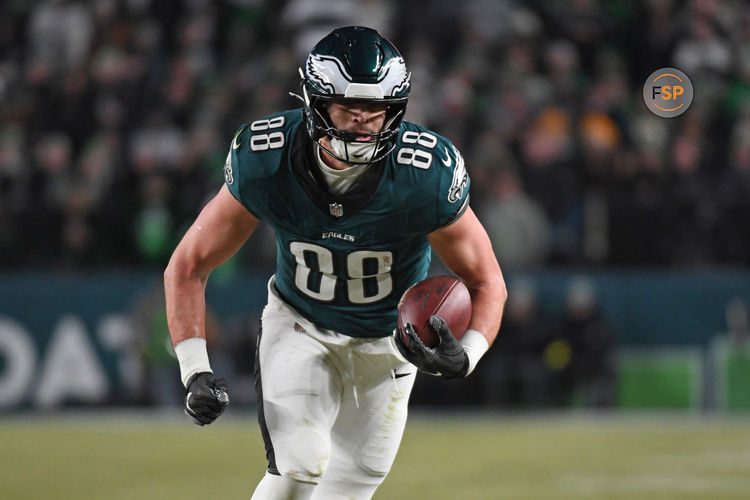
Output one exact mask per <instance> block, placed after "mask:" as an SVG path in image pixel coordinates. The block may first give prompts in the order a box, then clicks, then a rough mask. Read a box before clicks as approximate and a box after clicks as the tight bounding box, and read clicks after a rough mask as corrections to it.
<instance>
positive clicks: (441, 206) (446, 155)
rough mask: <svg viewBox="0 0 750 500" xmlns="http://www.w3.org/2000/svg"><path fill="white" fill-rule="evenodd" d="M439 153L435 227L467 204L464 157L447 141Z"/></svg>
mask: <svg viewBox="0 0 750 500" xmlns="http://www.w3.org/2000/svg"><path fill="white" fill-rule="evenodd" d="M442 149H443V152H442V153H443V154H442V155H440V156H441V157H440V159H439V160H438V161H439V162H441V164H440V165H438V168H440V169H441V175H440V182H439V184H438V185H439V188H438V199H437V226H436V227H435V229H437V228H439V227H443V226H447V225H449V224H451V223H453V222H455V221H456V220H458V218H459V217H461V215H463V213H464V212H465V211H466V209H467V208H468V206H469V185H470V184H471V180H470V179H469V173H468V172H467V171H466V165H465V164H464V158H463V156H462V155H461V153H460V152H459V151H458V149H457V148H456V147H455V146H454V145H453V144H450V143H448V145H447V146H442Z"/></svg>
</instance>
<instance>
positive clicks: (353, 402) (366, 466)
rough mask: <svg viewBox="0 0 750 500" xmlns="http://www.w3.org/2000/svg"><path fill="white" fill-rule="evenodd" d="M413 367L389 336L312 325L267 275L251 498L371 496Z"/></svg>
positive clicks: (388, 456)
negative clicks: (257, 455)
mask: <svg viewBox="0 0 750 500" xmlns="http://www.w3.org/2000/svg"><path fill="white" fill-rule="evenodd" d="M258 370H259V371H258ZM415 373H416V367H415V366H414V365H412V364H410V363H408V362H407V361H406V360H405V359H404V358H403V357H402V356H401V354H400V353H399V352H398V349H397V348H396V346H395V345H394V343H393V340H392V337H391V336H388V337H384V338H354V337H348V336H346V335H342V334H340V333H336V332H333V331H331V330H324V329H321V328H318V327H317V326H315V325H314V324H313V323H311V322H310V321H308V320H307V319H305V318H304V317H303V316H302V315H300V314H299V313H297V312H296V311H295V310H294V309H293V308H292V307H291V306H289V305H288V304H286V303H285V302H284V301H283V300H282V299H281V298H280V297H279V295H278V292H277V291H276V288H275V286H274V285H273V278H271V280H270V281H269V293H268V304H267V305H266V307H265V308H264V309H263V316H262V332H261V336H260V338H259V341H258V352H257V357H256V387H257V389H258V398H259V406H258V419H259V422H260V425H261V431H262V434H263V438H264V441H265V444H266V455H267V458H268V462H269V468H268V472H267V474H266V476H265V477H264V479H263V480H262V481H261V483H260V484H259V485H258V487H257V489H256V490H255V493H254V494H253V497H252V498H253V500H265V499H277V498H285V499H286V498H312V499H326V500H335V499H339V498H341V499H344V498H346V499H350V498H355V499H369V498H371V497H372V495H373V493H374V492H375V489H376V488H377V487H378V486H379V485H380V483H382V482H383V479H385V476H386V474H388V471H389V470H390V468H391V465H392V464H393V460H394V459H395V457H396V452H397V450H398V446H399V444H400V442H401V436H402V435H403V431H404V426H405V424H406V415H407V405H408V401H409V394H410V393H411V389H412V386H413V385H414V379H415ZM258 379H260V381H261V384H260V386H258V385H257V381H258Z"/></svg>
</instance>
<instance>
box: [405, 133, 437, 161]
mask: <svg viewBox="0 0 750 500" xmlns="http://www.w3.org/2000/svg"><path fill="white" fill-rule="evenodd" d="M401 142H402V143H404V144H417V145H419V146H422V147H424V148H428V149H432V148H434V147H435V146H437V143H438V140H437V137H435V136H434V135H432V134H430V133H428V132H414V131H412V130H407V131H406V132H404V133H403V134H402V135H401ZM396 162H397V163H400V164H401V165H412V166H414V167H417V168H421V169H424V170H427V169H428V168H430V165H432V153H430V152H429V151H425V150H424V149H416V148H405V147H401V148H399V150H398V154H397V155H396Z"/></svg>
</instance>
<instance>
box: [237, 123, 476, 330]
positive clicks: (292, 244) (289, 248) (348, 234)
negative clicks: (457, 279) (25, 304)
mask: <svg viewBox="0 0 750 500" xmlns="http://www.w3.org/2000/svg"><path fill="white" fill-rule="evenodd" d="M314 154H315V150H314V147H313V143H312V141H311V139H310V137H309V135H308V132H307V130H306V128H305V123H304V118H303V113H302V110H301V109H297V110H292V111H286V112H282V113H278V114H274V115H271V116H269V117H266V118H262V119H259V120H256V121H254V122H252V123H249V124H246V125H243V126H242V127H241V128H240V129H239V130H238V131H237V133H236V135H235V136H234V138H233V140H232V145H231V148H230V151H229V154H228V155H227V160H226V164H225V167H224V176H225V181H226V185H227V187H228V188H229V191H230V192H231V193H232V195H233V196H234V197H235V198H236V199H237V200H238V201H239V202H240V203H242V205H244V206H245V207H246V208H247V209H248V210H249V211H250V212H251V213H252V214H253V215H255V216H256V217H257V218H259V219H263V220H266V221H267V222H268V223H269V224H270V225H271V226H272V227H273V229H274V232H275V234H276V250H277V270H276V287H277V289H278V291H279V293H280V294H281V295H282V296H283V297H284V299H285V300H286V301H287V302H289V303H290V304H291V305H292V306H293V307H294V308H295V309H297V310H298V311H299V312H300V313H301V314H302V315H304V316H305V317H307V318H308V319H310V320H311V321H312V320H314V322H315V323H317V324H318V325H320V326H321V327H323V328H326V329H330V330H334V331H338V332H342V333H345V334H347V335H350V336H353V337H385V336H388V335H390V334H391V332H392V331H393V329H394V327H395V325H396V315H397V310H396V306H397V304H398V300H399V299H400V297H401V295H402V294H403V292H404V291H405V290H406V289H407V288H409V287H410V286H411V285H412V284H414V283H415V282H417V281H419V280H421V279H424V278H425V277H426V275H427V270H428V268H429V265H430V257H431V251H430V246H429V244H428V242H427V238H426V235H427V234H428V233H430V232H432V231H433V230H435V229H437V228H439V227H441V226H445V225H447V224H450V223H451V222H452V221H453V220H455V219H456V218H458V217H459V216H460V215H461V214H462V213H463V211H464V210H465V209H466V207H467V206H468V199H469V195H468V191H469V176H468V174H467V172H466V168H465V166H464V160H463V158H462V156H461V154H460V153H459V152H458V150H457V149H456V148H455V147H454V146H453V145H452V144H451V143H450V141H448V140H447V139H446V138H444V137H442V136H440V135H438V134H436V133H434V132H431V131H429V130H427V129H425V128H423V127H420V126H418V125H415V124H413V123H409V122H402V124H401V128H400V133H399V137H398V140H397V141H396V145H395V147H394V149H393V151H392V153H391V154H389V155H387V156H386V157H385V158H384V159H382V160H380V161H379V162H376V163H374V164H373V165H372V166H371V167H370V168H369V169H368V170H367V172H365V173H364V174H363V175H362V177H361V178H360V179H359V180H358V181H357V183H356V184H355V185H354V186H353V187H352V189H351V190H349V191H348V192H346V193H344V194H342V195H333V194H331V193H330V191H329V190H327V189H326V188H325V187H323V186H325V183H324V182H321V179H320V176H321V173H320V170H319V168H318V167H317V165H316V164H315V161H316V160H315V157H314Z"/></svg>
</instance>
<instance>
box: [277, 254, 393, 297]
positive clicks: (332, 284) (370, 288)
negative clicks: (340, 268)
mask: <svg viewBox="0 0 750 500" xmlns="http://www.w3.org/2000/svg"><path fill="white" fill-rule="evenodd" d="M289 251H290V252H292V255H294V257H295V259H296V260H297V269H296V270H295V273H294V284H295V285H297V288H298V289H299V291H301V292H302V293H304V294H305V295H307V296H308V297H311V298H313V299H315V300H320V301H322V302H331V301H332V300H333V299H334V298H335V294H336V283H337V282H338V280H339V278H338V277H337V276H336V275H335V274H334V264H333V252H331V251H330V250H329V249H327V248H325V247H322V246H319V245H315V244H314V243H307V242H304V241H293V242H292V243H291V244H290V245H289ZM392 263H393V254H392V253H391V252H388V251H375V250H357V251H354V252H352V253H350V254H348V255H347V256H346V274H347V276H348V278H347V280H346V291H347V298H348V299H349V302H351V303H352V304H369V303H371V302H377V301H379V300H382V299H384V298H386V297H387V296H388V295H390V293H391V292H392V291H393V278H392V277H391V272H390V271H391V265H392Z"/></svg>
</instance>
